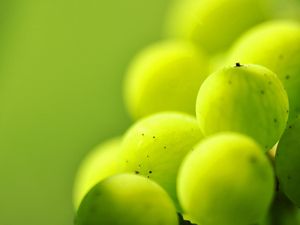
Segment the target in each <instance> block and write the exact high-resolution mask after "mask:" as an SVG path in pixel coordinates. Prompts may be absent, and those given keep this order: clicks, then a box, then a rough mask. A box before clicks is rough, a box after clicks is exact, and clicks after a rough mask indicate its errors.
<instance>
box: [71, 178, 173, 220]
mask: <svg viewBox="0 0 300 225" xmlns="http://www.w3.org/2000/svg"><path fill="white" fill-rule="evenodd" d="M75 224H76V225H100V224H101V225H102V224H103V225H133V224H138V225H178V219H177V214H176V210H175V207H174V205H173V203H172V200H171V199H170V197H169V196H168V194H167V193H166V192H165V191H164V190H163V189H162V188H161V187H160V186H159V185H157V184H156V183H154V182H153V181H151V180H149V179H146V178H143V177H141V176H137V175H129V174H120V175H116V176H113V177H109V178H107V179H105V180H103V181H102V182H100V183H98V184H97V185H96V186H94V187H93V188H92V189H91V190H90V191H89V193H88V194H87V195H86V197H85V198H84V199H83V201H82V203H81V205H80V207H79V210H78V212H77V217H76V220H75Z"/></svg>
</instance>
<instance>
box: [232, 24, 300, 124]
mask: <svg viewBox="0 0 300 225" xmlns="http://www.w3.org/2000/svg"><path fill="white" fill-rule="evenodd" d="M230 52H231V53H230V54H229V55H230V56H229V60H228V61H229V63H235V62H241V63H253V64H260V65H263V66H265V67H267V68H269V69H270V70H272V71H273V72H274V73H276V74H277V76H278V77H279V79H280V80H281V82H282V83H283V85H284V87H285V89H286V91H287V94H288V97H289V103H290V116H289V122H292V121H293V120H295V119H296V118H297V116H298V115H299V114H300V101H299V99H300V63H299V62H300V23H298V22H295V21H288V20H278V21H270V22H266V23H263V24H261V25H258V26H256V27H254V28H252V29H251V30H249V31H248V32H246V33H245V34H244V35H243V36H242V37H241V38H240V39H239V40H238V41H237V42H236V44H235V45H234V46H233V47H232V49H231V51H230Z"/></svg>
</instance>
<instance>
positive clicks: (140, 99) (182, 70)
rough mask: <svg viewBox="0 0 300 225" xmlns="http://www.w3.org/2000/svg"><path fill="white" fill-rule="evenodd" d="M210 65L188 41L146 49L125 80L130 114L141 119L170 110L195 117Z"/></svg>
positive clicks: (136, 60)
mask: <svg viewBox="0 0 300 225" xmlns="http://www.w3.org/2000/svg"><path fill="white" fill-rule="evenodd" d="M208 66H209V65H208V62H207V59H206V57H205V56H204V55H203V54H202V53H201V52H200V51H199V50H197V49H196V48H195V46H193V45H192V44H190V43H187V42H182V41H166V42H162V43H157V44H154V45H152V46H150V47H148V48H146V49H144V50H143V51H142V52H141V53H140V54H138V55H137V56H136V58H135V59H134V60H133V62H132V63H131V65H130V67H129V69H128V72H127V75H126V77H125V86H124V89H125V92H124V95H125V103H126V106H127V108H128V111H129V113H130V115H131V116H132V117H133V118H134V119H139V118H141V117H144V116H147V115H150V114H153V113H157V112H161V111H170V110H172V111H180V112H185V113H189V114H192V115H194V114H195V108H194V105H195V102H196V98H197V93H198V89H199V87H200V86H201V84H202V82H203V80H204V79H205V78H206V76H207V75H208Z"/></svg>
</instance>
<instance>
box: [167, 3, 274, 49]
mask: <svg viewBox="0 0 300 225" xmlns="http://www.w3.org/2000/svg"><path fill="white" fill-rule="evenodd" d="M270 11H271V1H269V0H182V1H178V2H177V3H175V4H174V6H173V7H172V8H171V9H170V12H169V15H168V16H167V19H166V20H167V21H166V28H165V29H166V33H167V34H168V35H169V36H174V37H178V38H183V39H186V40H190V41H192V42H194V43H195V44H197V45H198V46H199V47H201V48H202V49H203V50H204V51H206V52H207V53H208V54H215V53H218V52H222V51H225V50H227V48H228V47H230V45H231V44H232V43H233V42H234V40H235V39H236V38H238V37H239V36H240V35H241V34H242V33H243V32H244V31H246V30H247V29H249V28H250V27H252V26H254V25H256V24H258V23H260V22H262V21H264V20H266V19H268V18H269V14H270Z"/></svg>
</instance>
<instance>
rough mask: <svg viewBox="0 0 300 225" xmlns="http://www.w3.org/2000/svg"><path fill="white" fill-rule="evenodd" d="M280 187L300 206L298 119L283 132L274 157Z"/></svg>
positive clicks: (299, 122) (299, 121) (299, 137)
mask: <svg viewBox="0 0 300 225" xmlns="http://www.w3.org/2000/svg"><path fill="white" fill-rule="evenodd" d="M275 165H276V172H277V176H278V179H279V184H280V188H281V189H282V191H283V192H284V193H285V194H286V195H287V197H288V198H289V199H290V200H291V201H292V202H293V203H294V204H296V205H297V206H298V207H300V119H297V120H296V121H295V122H294V123H293V124H292V125H290V126H289V127H288V128H287V130H286V131H285V133H284V134H283V136H282V138H281V140H280V142H279V144H278V148H277V152H276V157H275Z"/></svg>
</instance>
